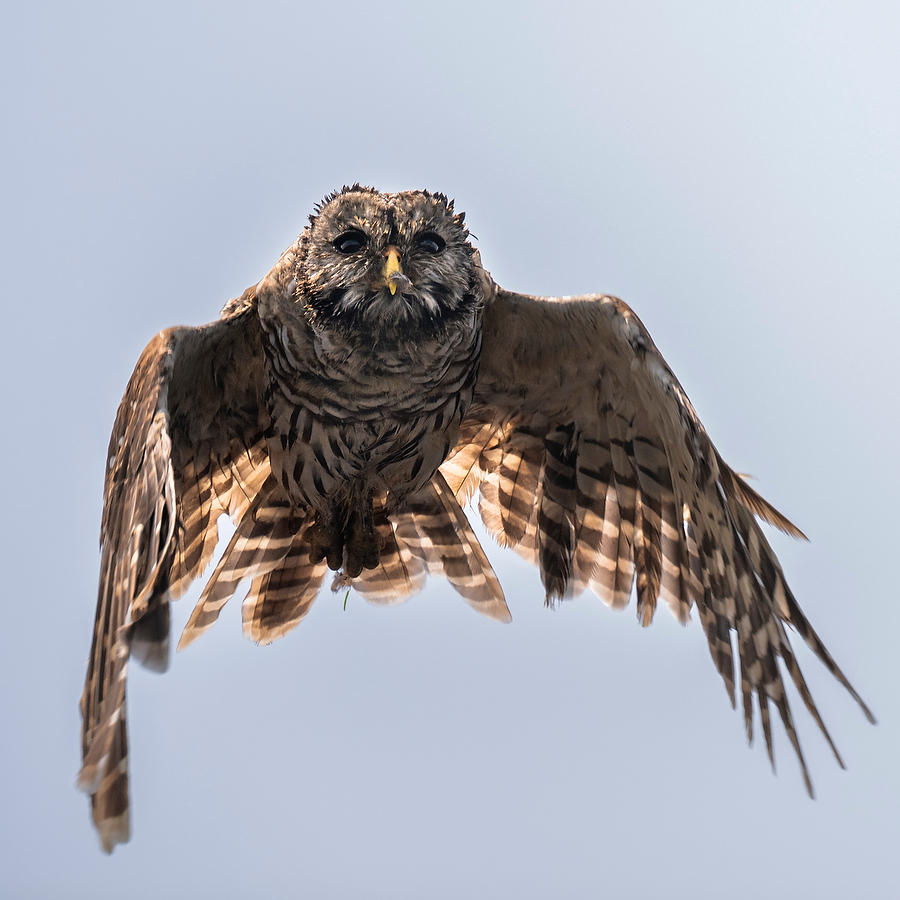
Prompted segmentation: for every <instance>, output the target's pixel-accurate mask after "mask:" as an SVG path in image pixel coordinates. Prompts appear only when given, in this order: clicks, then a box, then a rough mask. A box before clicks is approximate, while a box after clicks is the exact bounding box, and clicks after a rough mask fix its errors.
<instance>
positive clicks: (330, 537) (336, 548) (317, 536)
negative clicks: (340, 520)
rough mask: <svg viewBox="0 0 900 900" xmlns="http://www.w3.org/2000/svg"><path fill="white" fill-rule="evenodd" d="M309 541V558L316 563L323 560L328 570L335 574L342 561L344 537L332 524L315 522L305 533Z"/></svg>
mask: <svg viewBox="0 0 900 900" xmlns="http://www.w3.org/2000/svg"><path fill="white" fill-rule="evenodd" d="M306 534H307V538H308V540H309V557H310V559H311V560H312V561H313V562H314V563H316V562H320V561H321V560H323V559H324V560H325V562H326V563H327V564H328V568H329V569H331V570H332V571H333V572H336V571H337V570H338V569H339V568H340V567H341V562H342V561H343V559H344V537H343V535H342V534H341V532H340V529H339V528H337V527H336V526H335V525H334V524H333V523H325V522H316V523H315V525H313V526H312V527H311V528H310V529H309V531H308V532H307V533H306Z"/></svg>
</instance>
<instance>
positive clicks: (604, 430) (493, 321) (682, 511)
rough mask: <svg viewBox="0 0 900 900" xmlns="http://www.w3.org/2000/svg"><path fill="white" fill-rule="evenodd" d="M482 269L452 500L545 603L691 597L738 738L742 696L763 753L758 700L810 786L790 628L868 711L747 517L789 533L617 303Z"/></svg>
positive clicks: (682, 613) (682, 603)
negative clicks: (477, 348)
mask: <svg viewBox="0 0 900 900" xmlns="http://www.w3.org/2000/svg"><path fill="white" fill-rule="evenodd" d="M485 275H486V273H485ZM485 284H486V291H485V294H486V306H485V311H484V333H483V351H482V357H481V367H480V371H479V375H478V381H477V384H476V387H475V397H474V401H473V403H472V405H471V407H470V408H469V411H468V412H467V414H466V419H465V420H464V421H463V424H462V429H461V435H460V439H459V442H458V444H457V446H456V448H455V451H454V452H453V453H452V454H451V456H450V457H449V458H448V459H447V461H445V463H444V464H443V466H442V468H441V471H442V473H443V474H444V476H445V478H446V479H447V482H448V483H449V485H450V487H451V489H452V490H454V491H455V492H456V494H457V497H458V498H459V499H460V500H466V499H468V498H469V497H471V496H472V495H473V494H474V493H476V492H478V494H479V508H480V512H481V517H482V519H483V521H484V522H485V524H486V525H487V527H488V529H489V530H490V531H491V532H492V533H493V534H494V536H495V537H496V538H497V540H498V541H499V542H500V543H501V544H503V545H505V546H510V547H513V548H515V549H516V550H517V551H518V552H519V553H521V554H522V555H524V556H525V557H526V558H527V559H529V560H530V561H532V562H533V563H535V564H536V565H537V567H538V568H539V570H540V575H541V580H542V581H543V583H544V588H545V590H546V595H547V602H548V603H552V602H554V601H555V600H557V599H558V598H561V597H565V596H569V595H572V594H575V593H578V592H580V591H581V590H583V589H584V588H586V587H589V588H590V589H592V590H593V591H594V592H595V593H596V594H598V595H599V596H600V597H601V598H602V599H604V600H605V601H606V602H607V603H609V604H610V605H612V606H614V607H621V606H624V605H626V604H627V603H628V600H629V596H630V594H631V590H632V586H633V585H634V584H635V583H636V588H637V590H636V593H637V612H638V618H639V620H640V621H641V622H642V624H644V625H648V624H650V621H651V620H652V618H653V613H654V610H655V608H656V603H657V599H658V598H659V597H660V596H662V598H663V599H664V600H666V601H667V603H668V605H669V606H670V607H671V608H672V610H673V612H674V613H675V615H676V616H677V617H678V618H679V619H680V620H681V621H685V620H686V619H687V617H688V614H689V611H690V609H691V607H692V606H695V607H696V609H697V611H698V613H699V616H700V620H701V623H702V625H703V628H704V630H705V632H706V637H707V640H708V643H709V649H710V652H711V654H712V657H713V661H714V663H715V665H716V668H717V669H718V671H719V673H720V675H721V676H722V678H723V679H724V681H725V685H726V688H727V690H728V693H729V696H730V697H731V702H732V704H734V702H735V664H737V670H738V685H739V688H740V693H741V696H742V700H743V707H744V717H745V722H746V728H747V733H748V736H750V735H752V716H753V713H752V708H753V696H754V695H755V696H756V698H757V701H758V706H759V713H760V718H761V720H762V726H763V734H764V737H765V740H766V745H767V748H768V750H769V754H770V756H771V754H772V738H771V731H770V719H769V704H770V703H771V704H772V705H773V706H774V707H775V709H776V710H777V712H778V714H779V716H780V718H781V720H782V722H783V723H784V727H785V730H786V731H787V733H788V736H789V738H790V740H791V743H792V745H793V747H794V750H795V751H796V753H797V756H798V757H799V759H800V763H801V766H802V768H803V774H804V778H805V780H806V784H807V788H808V789H809V791H810V793H812V786H811V784H810V782H809V776H808V774H807V772H806V766H805V764H804V762H803V756H802V754H801V751H800V744H799V742H798V740H797V735H796V732H795V729H794V725H793V720H792V717H791V712H790V708H789V706H788V701H787V695H786V692H785V685H784V682H783V680H782V674H781V671H780V669H779V659H780V660H781V663H782V664H783V665H784V667H785V668H786V669H787V672H788V673H789V674H790V676H791V679H792V680H793V682H794V684H795V685H796V687H797V689H798V690H799V692H800V695H801V697H802V698H803V701H804V702H805V704H806V706H807V707H808V709H809V711H810V712H811V713H812V715H813V717H814V718H815V720H816V722H817V723H818V724H819V726H820V728H821V729H822V731H823V732H824V734H825V736H826V738H828V732H827V731H826V730H825V726H824V724H823V723H822V719H821V717H820V716H819V712H818V710H817V709H816V705H815V703H814V702H813V698H812V696H811V694H810V692H809V690H808V688H807V686H806V682H805V681H804V678H803V675H802V674H801V672H800V668H799V666H798V664H797V661H796V658H795V656H794V654H793V651H792V649H791V645H790V642H789V640H788V634H787V627H791V628H793V629H795V630H796V631H797V632H799V634H800V635H801V637H803V638H804V640H805V641H806V642H807V643H808V644H809V645H810V647H811V648H812V649H813V651H814V652H815V653H816V655H817V656H818V657H819V658H820V659H821V660H822V662H823V663H824V664H825V666H826V667H827V668H828V670H829V671H830V672H831V673H832V674H833V675H834V676H835V677H836V678H837V679H838V680H839V681H840V682H841V683H842V684H843V685H844V686H845V687H846V688H847V689H848V690H849V691H850V693H851V694H852V695H853V697H854V698H856V700H857V701H859V703H860V705H861V706H862V708H863V710H864V712H865V713H866V715H867V716H869V717H870V718H871V714H870V713H869V711H868V709H867V708H866V707H865V704H863V702H862V700H861V699H860V698H859V696H858V695H857V693H856V691H854V690H853V688H852V687H851V686H850V684H849V682H848V681H847V679H846V678H845V676H844V674H843V672H841V670H840V668H839V667H838V666H837V664H836V663H835V661H834V659H833V658H832V657H831V655H830V653H829V652H828V650H827V649H826V648H825V645H824V644H823V643H822V641H821V640H820V639H819V637H818V635H817V634H816V633H815V631H814V630H813V629H812V626H811V625H810V624H809V622H808V620H807V619H806V616H805V615H804V614H803V612H802V611H801V609H800V607H799V605H798V604H797V601H796V600H795V599H794V596H793V594H792V593H791V591H790V589H789V588H788V585H787V582H786V581H785V578H784V575H783V573H782V570H781V566H780V565H779V563H778V560H777V558H776V556H775V554H774V552H773V551H772V548H771V547H770V546H769V543H768V541H767V540H766V538H765V535H764V534H763V532H762V530H761V529H760V527H759V524H758V522H757V521H756V517H759V518H762V519H764V520H766V521H768V522H770V523H772V524H774V525H776V526H777V527H778V528H780V529H782V530H783V531H786V532H787V533H789V534H793V535H795V536H801V533H800V532H799V531H798V530H797V529H796V528H795V527H794V526H793V525H792V524H791V523H790V522H789V521H788V520H787V519H786V518H785V517H784V516H782V515H781V514H780V513H779V512H777V510H775V509H774V508H773V507H772V506H770V505H769V504H768V503H767V502H766V501H765V500H763V498H762V497H760V496H759V495H758V494H757V493H756V492H755V491H754V490H753V489H752V488H750V487H749V485H747V484H746V483H745V481H744V480H743V479H742V478H741V477H740V476H739V475H738V474H737V473H735V472H734V471H732V470H731V469H730V468H729V467H728V466H727V465H726V464H725V462H724V461H723V460H722V458H721V456H720V455H719V453H718V451H717V450H716V448H715V447H714V445H713V443H712V441H711V440H710V438H709V436H708V435H707V433H706V430H705V428H704V427H703V425H702V424H701V422H700V420H699V418H698V417H697V414H696V412H695V411H694V408H693V406H692V405H691V403H690V401H689V400H688V398H687V395H686V394H685V392H684V390H683V389H682V387H681V385H680V384H679V383H678V379H677V378H676V377H675V375H674V374H673V373H672V371H671V369H670V368H669V366H668V365H667V364H666V361H665V360H664V359H663V357H662V355H661V354H660V352H659V351H658V350H657V348H656V346H655V345H654V343H653V341H652V340H651V338H650V335H649V334H648V333H647V330H646V329H645V328H644V326H643V324H642V323H641V322H640V320H639V319H638V318H637V316H636V315H635V314H634V312H633V311H632V310H631V309H630V308H629V307H628V306H627V305H626V304H625V303H623V302H622V301H621V300H619V299H617V298H615V297H609V296H602V295H591V296H584V297H558V298H557V297H532V296H527V295H523V294H515V293H512V292H510V291H506V290H503V289H502V288H499V287H497V285H495V284H494V283H493V282H492V281H491V280H490V278H489V276H486V278H485ZM733 637H734V638H736V640H735V643H734V644H733V643H732V638H733ZM735 651H736V652H735ZM828 740H829V743H831V739H830V738H828ZM831 746H832V749H834V745H833V744H832V745H831ZM834 752H835V755H836V756H837V751H836V750H835V751H834ZM838 760H839V761H840V757H839V756H838Z"/></svg>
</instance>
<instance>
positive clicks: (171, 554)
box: [79, 290, 269, 851]
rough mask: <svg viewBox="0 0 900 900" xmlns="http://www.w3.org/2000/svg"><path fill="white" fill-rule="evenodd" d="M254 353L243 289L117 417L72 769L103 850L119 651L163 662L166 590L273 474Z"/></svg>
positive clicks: (121, 808) (120, 806) (123, 754)
mask: <svg viewBox="0 0 900 900" xmlns="http://www.w3.org/2000/svg"><path fill="white" fill-rule="evenodd" d="M262 357H263V351H262V343H261V333H260V327H259V319H258V317H257V314H256V310H255V308H254V303H253V292H252V290H251V291H248V292H247V293H246V294H245V295H244V296H243V297H242V298H240V300H239V301H235V302H233V303H232V304H229V307H226V311H225V318H223V319H221V320H219V321H218V322H214V323H212V324H210V325H205V326H203V327H201V328H173V329H169V330H167V331H163V332H160V334H158V335H157V336H156V337H155V338H154V339H153V340H152V341H151V342H150V344H149V345H148V346H147V348H146V349H145V350H144V352H143V353H142V354H141V357H140V359H139V360H138V363H137V366H136V367H135V370H134V373H133V375H132V376H131V380H130V381H129V383H128V387H127V389H126V391H125V396H124V398H123V399H122V403H121V404H120V406H119V410H118V414H117V415H116V421H115V425H114V427H113V432H112V437H111V438H110V444H109V454H108V459H107V470H106V482H105V489H104V501H103V522H102V526H101V534H100V547H101V561H100V588H99V592H98V598H97V613H96V620H95V624H94V636H93V642H92V645H91V653H90V658H89V661H88V670H87V677H86V681H85V687H84V694H83V695H82V700H81V711H82V718H83V723H82V751H83V767H82V770H81V773H80V775H79V785H80V786H81V787H82V788H84V790H86V791H88V792H90V793H91V795H92V796H91V808H92V815H93V819H94V822H95V824H96V826H97V828H98V830H99V832H100V837H101V842H102V844H103V847H104V849H105V850H107V851H111V850H112V848H113V846H114V845H115V844H116V843H119V842H122V841H125V840H127V839H128V833H129V824H128V771H127V734H126V725H125V674H126V667H127V662H128V659H129V656H130V655H132V654H133V655H135V656H137V657H138V658H139V659H141V660H142V661H143V662H145V663H146V664H148V665H150V666H152V667H154V668H158V669H164V668H165V667H166V665H167V662H168V635H169V607H168V603H169V598H170V597H174V596H178V594H180V593H182V592H183V591H184V590H185V589H186V588H187V587H188V585H189V584H190V582H191V581H192V580H193V579H194V578H195V577H197V575H199V574H200V572H201V571H202V569H203V567H204V566H205V565H206V563H208V562H209V559H210V557H211V556H212V553H213V550H214V548H215V544H216V538H217V528H216V521H217V519H218V518H219V516H220V515H221V514H222V513H229V514H230V515H231V516H232V517H233V518H235V519H237V518H239V517H240V515H241V514H242V512H243V511H244V509H245V508H246V507H247V505H248V504H249V503H250V501H251V500H252V498H253V497H254V495H255V494H256V492H257V491H258V490H259V487H260V485H261V484H262V483H263V481H264V480H265V478H266V476H267V475H268V473H269V464H268V454H267V451H266V446H265V441H264V437H263V436H264V433H265V430H266V426H267V421H266V414H265V412H264V410H265V404H264V403H263V402H262V397H263V360H262Z"/></svg>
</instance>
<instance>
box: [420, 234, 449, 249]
mask: <svg viewBox="0 0 900 900" xmlns="http://www.w3.org/2000/svg"><path fill="white" fill-rule="evenodd" d="M416 246H417V247H418V248H419V249H420V250H424V251H425V252H426V253H440V252H441V250H443V249H444V247H446V246H447V242H446V241H445V240H444V239H443V238H442V237H441V236H440V235H439V234H436V233H435V232H434V231H423V232H422V234H420V235H419V236H418V237H417V238H416Z"/></svg>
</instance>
